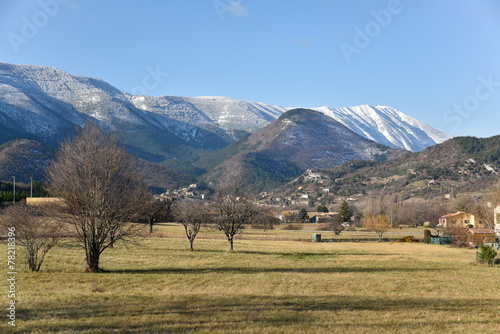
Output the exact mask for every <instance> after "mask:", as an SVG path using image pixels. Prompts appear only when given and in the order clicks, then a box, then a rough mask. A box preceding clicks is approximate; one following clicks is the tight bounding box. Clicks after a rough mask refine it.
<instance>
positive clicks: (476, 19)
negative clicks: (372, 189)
mask: <svg viewBox="0 0 500 334" xmlns="http://www.w3.org/2000/svg"><path fill="white" fill-rule="evenodd" d="M0 37H1V39H0V61H1V62H7V63H14V64H31V65H45V66H54V67H57V68H60V69H62V70H64V71H67V72H69V73H70V74H73V75H83V76H92V77H98V78H100V79H103V80H105V81H107V82H109V83H110V84H112V85H114V86H115V87H117V88H118V89H120V90H123V91H127V92H134V91H135V92H139V91H142V92H143V91H144V90H146V93H147V94H148V95H180V96H203V95H220V96H227V97H230V98H233V99H243V100H250V101H257V102H266V103H269V104H272V105H280V106H283V107H320V106H331V107H335V108H338V107H343V106H355V105H361V104H370V105H377V104H380V105H388V106H392V107H395V108H397V109H399V110H401V111H403V112H405V113H407V114H409V115H410V116H413V117H415V118H417V119H419V120H421V121H423V122H425V123H428V124H429V125H431V126H433V127H435V128H437V129H439V130H441V131H445V132H447V133H450V134H452V135H455V136H462V135H473V136H478V137H489V136H493V135H498V134H500V114H499V112H500V1H498V0H439V1H436V0H381V1H378V0H371V1H370V0H238V1H234V0H215V1H214V0H162V1H160V0H157V1H153V0H151V1H147V0H145V1H128V0H120V1H118V0H107V1H103V0H101V1H97V0H88V1H78V0H40V1H29V0H26V1H18V0H0ZM151 72H152V73H153V74H155V75H152V74H151ZM155 72H156V73H155ZM166 73H168V75H167V74H166ZM144 82H146V84H144ZM138 88H140V89H138Z"/></svg>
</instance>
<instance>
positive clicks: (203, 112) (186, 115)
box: [131, 96, 286, 140]
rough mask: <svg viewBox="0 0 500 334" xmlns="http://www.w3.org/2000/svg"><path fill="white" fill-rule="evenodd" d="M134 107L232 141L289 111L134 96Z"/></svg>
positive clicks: (217, 99)
mask: <svg viewBox="0 0 500 334" xmlns="http://www.w3.org/2000/svg"><path fill="white" fill-rule="evenodd" d="M131 101H132V103H134V105H135V106H136V107H137V108H138V109H141V110H145V111H150V112H154V113H157V114H160V115H165V116H168V117H170V118H172V119H176V120H178V121H182V122H187V123H189V124H192V125H195V126H199V127H202V128H205V129H207V130H211V131H216V130H215V129H216V128H219V131H222V132H223V133H225V134H226V135H227V136H229V137H230V138H231V140H238V139H240V138H241V137H243V136H244V135H245V134H248V133H254V132H256V131H258V130H259V129H261V128H263V127H264V126H266V125H267V124H269V123H271V122H272V121H274V120H275V119H276V118H278V117H279V116H280V115H281V114H282V113H283V112H285V111H286V110H285V109H284V108H282V107H274V106H270V105H268V104H265V103H256V102H251V101H242V100H233V99H230V98H227V97H222V96H201V97H181V96H159V97H153V96H134V97H132V98H131Z"/></svg>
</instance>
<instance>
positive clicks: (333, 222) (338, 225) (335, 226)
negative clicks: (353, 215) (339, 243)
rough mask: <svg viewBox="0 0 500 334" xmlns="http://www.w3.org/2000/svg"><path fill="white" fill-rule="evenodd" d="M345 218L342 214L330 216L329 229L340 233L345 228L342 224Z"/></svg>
mask: <svg viewBox="0 0 500 334" xmlns="http://www.w3.org/2000/svg"><path fill="white" fill-rule="evenodd" d="M343 223H344V220H343V219H342V217H341V216H340V215H334V216H333V217H330V218H328V222H327V224H328V229H329V230H331V231H333V232H335V235H340V233H341V232H342V231H343V230H344V226H343V225H342V224H343Z"/></svg>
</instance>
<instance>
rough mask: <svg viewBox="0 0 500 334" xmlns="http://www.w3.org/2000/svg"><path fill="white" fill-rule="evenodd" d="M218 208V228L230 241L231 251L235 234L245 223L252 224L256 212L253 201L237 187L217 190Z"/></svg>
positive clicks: (216, 205) (216, 200) (216, 204)
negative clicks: (246, 197) (245, 197)
mask: <svg viewBox="0 0 500 334" xmlns="http://www.w3.org/2000/svg"><path fill="white" fill-rule="evenodd" d="M215 207H216V209H217V218H216V223H217V228H218V229H219V230H220V231H223V232H224V234H225V235H226V237H227V241H228V242H229V251H230V252H232V251H233V240H234V236H235V235H236V234H237V233H238V232H240V231H241V230H242V229H243V227H244V225H246V224H251V223H252V219H253V218H254V216H255V214H256V209H255V207H254V206H253V204H252V203H250V202H249V201H247V200H245V199H244V198H243V197H242V196H241V194H240V192H239V189H238V188H236V187H232V188H226V189H222V190H219V191H217V194H216V199H215Z"/></svg>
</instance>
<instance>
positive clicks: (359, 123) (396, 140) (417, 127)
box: [314, 105, 452, 152]
mask: <svg viewBox="0 0 500 334" xmlns="http://www.w3.org/2000/svg"><path fill="white" fill-rule="evenodd" d="M314 110H317V111H320V112H322V113H324V114H325V115H327V116H330V117H332V118H333V119H335V120H337V121H338V122H340V123H342V124H343V125H345V126H346V127H348V128H349V129H351V130H352V131H354V132H356V133H357V134H358V135H360V136H362V137H365V138H367V139H371V140H373V141H376V142H377V143H380V144H384V145H386V146H389V147H394V148H403V149H405V150H409V151H413V152H418V151H422V150H423V149H425V148H426V147H429V146H432V145H435V144H439V143H442V142H444V141H446V140H448V139H451V138H452V136H450V135H448V134H446V133H443V132H440V131H438V130H436V129H434V128H432V127H430V126H429V125H427V124H425V123H423V122H421V121H419V120H417V119H415V118H413V117H410V116H408V115H406V114H404V113H402V112H401V111H399V110H397V109H394V108H392V107H387V106H377V107H373V106H368V105H363V106H357V107H349V108H347V107H346V108H339V109H334V108H330V107H321V108H314Z"/></svg>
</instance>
